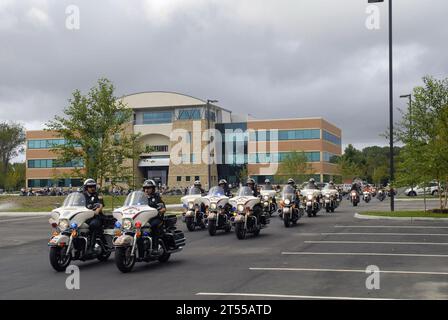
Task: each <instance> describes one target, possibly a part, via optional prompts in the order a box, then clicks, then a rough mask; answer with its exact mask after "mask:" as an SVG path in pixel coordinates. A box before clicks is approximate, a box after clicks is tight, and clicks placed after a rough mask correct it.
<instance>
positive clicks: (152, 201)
mask: <svg viewBox="0 0 448 320" xmlns="http://www.w3.org/2000/svg"><path fill="white" fill-rule="evenodd" d="M143 192H144V193H145V194H146V195H147V196H148V206H150V207H151V208H154V209H157V211H158V215H157V216H155V217H153V218H151V219H149V224H150V226H151V231H152V232H151V236H152V249H153V251H154V252H158V250H159V245H158V242H159V237H160V236H161V233H162V225H163V215H164V214H165V212H166V206H165V202H163V200H162V197H161V196H160V194H159V193H158V192H156V183H155V182H154V180H145V182H143Z"/></svg>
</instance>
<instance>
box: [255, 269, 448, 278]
mask: <svg viewBox="0 0 448 320" xmlns="http://www.w3.org/2000/svg"><path fill="white" fill-rule="evenodd" d="M249 270H251V271H297V272H299V271H305V272H354V273H366V270H365V269H313V268H249ZM378 272H379V273H390V274H419V275H439V276H441V275H443V276H446V275H448V272H431V271H405V270H379V271H378Z"/></svg>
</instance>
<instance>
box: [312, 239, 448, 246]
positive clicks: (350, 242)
mask: <svg viewBox="0 0 448 320" xmlns="http://www.w3.org/2000/svg"><path fill="white" fill-rule="evenodd" d="M304 242H305V243H329V244H331V243H332V244H357V243H359V244H408V245H411V244H413V245H439V246H448V242H393V241H392V242H387V241H385V242H382V241H330V240H326V241H314V240H313V241H312V240H309V241H304Z"/></svg>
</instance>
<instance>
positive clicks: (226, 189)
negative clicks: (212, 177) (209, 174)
mask: <svg viewBox="0 0 448 320" xmlns="http://www.w3.org/2000/svg"><path fill="white" fill-rule="evenodd" d="M218 186H219V187H221V188H222V189H223V190H224V195H225V196H226V197H229V198H232V193H231V192H230V188H229V185H228V183H227V180H226V179H221V180H219V182H218Z"/></svg>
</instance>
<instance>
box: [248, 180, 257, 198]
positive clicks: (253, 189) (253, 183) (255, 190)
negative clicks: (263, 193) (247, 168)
mask: <svg viewBox="0 0 448 320" xmlns="http://www.w3.org/2000/svg"><path fill="white" fill-rule="evenodd" d="M246 185H247V186H248V187H249V188H251V189H252V192H253V195H254V197H258V196H259V195H260V193H259V192H258V188H257V186H256V184H255V180H254V179H252V178H248V179H247V181H246Z"/></svg>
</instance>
